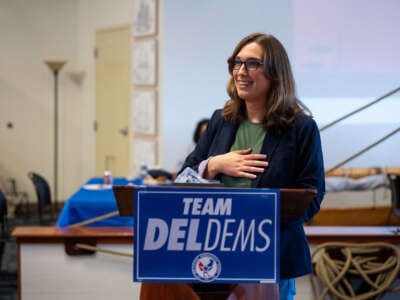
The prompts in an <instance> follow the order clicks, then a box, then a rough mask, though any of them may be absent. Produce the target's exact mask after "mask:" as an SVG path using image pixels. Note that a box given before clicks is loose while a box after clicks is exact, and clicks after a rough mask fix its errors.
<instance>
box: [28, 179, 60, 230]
mask: <svg viewBox="0 0 400 300" xmlns="http://www.w3.org/2000/svg"><path fill="white" fill-rule="evenodd" d="M28 177H29V178H30V180H31V181H32V183H33V185H34V187H35V191H36V196H37V200H38V216H39V223H40V224H44V223H47V222H46V221H45V219H44V213H45V211H50V219H49V220H47V221H50V222H53V221H54V220H53V209H52V203H51V192H50V186H49V184H48V183H47V180H46V179H45V178H44V177H43V176H41V175H39V174H37V173H35V172H29V173H28Z"/></svg>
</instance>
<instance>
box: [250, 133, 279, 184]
mask: <svg viewBox="0 0 400 300" xmlns="http://www.w3.org/2000/svg"><path fill="white" fill-rule="evenodd" d="M281 140H282V137H281V136H280V135H279V134H277V133H275V132H267V133H266V134H265V138H264V142H263V146H262V148H261V153H263V154H267V161H270V160H271V159H272V157H273V154H274V151H275V149H276V148H277V146H278V145H279V142H280V141H281ZM267 173H268V167H267V169H266V170H265V172H264V173H261V174H259V175H258V176H257V178H256V179H254V180H253V181H252V183H251V187H257V185H258V183H259V182H260V180H261V178H262V177H263V176H264V175H266V174H267Z"/></svg>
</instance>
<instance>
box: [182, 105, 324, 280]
mask: <svg viewBox="0 0 400 300" xmlns="http://www.w3.org/2000/svg"><path fill="white" fill-rule="evenodd" d="M221 113H222V110H216V111H215V112H214V113H213V115H212V117H211V119H210V122H209V123H208V125H207V129H206V131H205V132H204V133H203V134H202V136H201V138H200V140H199V142H198V143H197V146H196V148H195V149H194V150H193V152H192V153H191V154H189V156H188V157H187V158H186V160H185V163H184V165H183V167H182V170H183V169H184V168H186V167H191V168H193V169H194V170H196V171H198V167H199V164H200V163H201V162H202V161H203V160H205V159H207V158H209V157H210V156H215V155H219V154H223V153H227V152H229V151H230V148H231V146H232V144H233V142H234V139H235V135H236V131H237V128H238V125H235V124H233V123H230V122H227V121H225V119H224V118H223V117H222V114H221ZM261 153H263V154H266V155H267V161H268V162H269V166H268V167H267V168H266V169H265V171H264V172H263V173H260V174H258V175H257V178H256V179H254V180H252V182H251V187H254V188H312V189H316V190H317V196H316V197H315V199H314V200H313V202H312V203H311V205H310V207H309V208H308V209H307V210H306V212H305V213H304V215H303V216H302V217H301V218H300V219H299V220H295V221H285V222H281V230H280V274H281V275H280V277H281V279H287V278H294V277H298V276H302V275H305V274H308V273H311V271H312V266H311V256H310V249H309V245H308V242H307V238H306V235H305V233H304V229H303V226H302V224H303V223H304V222H307V221H309V220H310V219H311V218H312V217H313V216H314V215H315V214H316V213H317V212H318V211H319V208H320V204H321V201H322V199H323V196H324V194H325V175H324V166H323V157H322V149H321V140H320V135H319V130H318V127H317V124H316V123H315V121H314V120H313V119H312V118H311V117H309V116H307V115H305V114H300V115H298V116H296V118H295V121H294V122H293V124H292V125H291V126H290V127H288V128H286V129H285V130H283V131H282V132H281V133H278V132H276V131H272V130H270V131H267V133H266V135H265V139H264V142H263V146H262V148H261ZM216 179H218V178H216Z"/></svg>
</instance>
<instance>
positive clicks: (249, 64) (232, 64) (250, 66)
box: [228, 58, 264, 71]
mask: <svg viewBox="0 0 400 300" xmlns="http://www.w3.org/2000/svg"><path fill="white" fill-rule="evenodd" d="M228 64H229V69H230V70H231V71H232V70H239V69H240V68H241V67H242V65H243V64H244V66H245V68H246V70H247V71H254V70H257V69H258V67H259V66H262V65H263V64H264V63H263V62H262V61H260V60H258V59H253V58H250V59H248V60H246V61H241V60H240V59H238V58H235V59H228Z"/></svg>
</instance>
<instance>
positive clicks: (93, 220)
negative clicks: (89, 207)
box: [68, 210, 119, 228]
mask: <svg viewBox="0 0 400 300" xmlns="http://www.w3.org/2000/svg"><path fill="white" fill-rule="evenodd" d="M118 215H119V211H118V210H116V211H113V212H110V213H107V214H104V215H101V216H97V217H94V218H91V219H88V220H85V221H82V222H79V223H75V224H71V225H69V226H68V227H71V228H72V227H79V226H84V225H89V224H92V223H96V222H98V221H102V220H105V219H108V218H111V217H115V216H118Z"/></svg>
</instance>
